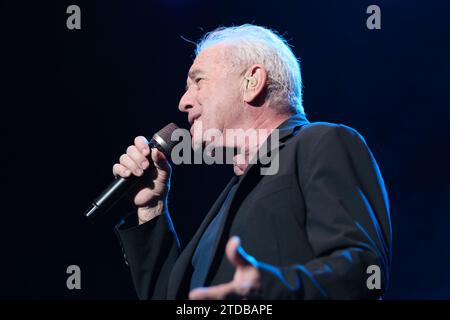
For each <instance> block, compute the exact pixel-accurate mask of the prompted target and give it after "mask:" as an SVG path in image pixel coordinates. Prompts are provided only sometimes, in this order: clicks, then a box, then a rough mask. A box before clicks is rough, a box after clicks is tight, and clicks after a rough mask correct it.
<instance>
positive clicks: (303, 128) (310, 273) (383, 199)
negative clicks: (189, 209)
mask: <svg viewBox="0 0 450 320" xmlns="http://www.w3.org/2000/svg"><path fill="white" fill-rule="evenodd" d="M279 141H280V144H279V149H278V152H277V151H276V150H274V151H272V156H273V157H278V160H279V171H278V173H277V174H275V175H261V174H260V169H261V164H259V163H258V164H254V165H250V166H249V167H248V168H247V170H246V171H245V173H244V175H243V176H242V177H241V179H240V181H239V184H238V187H237V190H236V193H235V195H234V197H233V199H232V200H231V201H230V204H229V206H228V208H227V210H226V214H225V219H224V221H223V223H222V225H221V227H220V232H219V237H218V241H217V242H216V244H215V250H214V252H215V254H214V258H213V259H212V262H211V264H210V266H209V271H208V275H207V278H206V284H205V285H207V286H209V285H214V284H220V283H225V282H228V281H231V280H232V278H233V275H234V268H233V267H232V266H231V264H230V263H229V262H228V260H227V258H226V254H225V245H226V243H227V241H228V239H229V238H230V237H231V236H233V235H238V236H239V237H240V239H241V246H242V249H243V250H244V251H245V252H243V253H244V257H245V258H246V259H248V261H250V262H251V263H253V264H254V265H255V266H257V267H258V268H259V269H260V270H261V296H260V298H264V299H323V298H331V299H368V298H379V297H380V296H381V294H382V293H383V292H384V291H385V289H386V286H387V283H388V279H389V268H390V261H391V255H390V253H391V250H390V246H391V226H390V217H389V204H388V198H387V194H386V190H385V187H384V183H383V179H382V177H381V174H380V171H379V169H378V166H377V164H376V162H375V159H374V158H373V156H372V154H371V152H370V150H369V148H368V147H367V145H366V143H365V141H364V139H363V138H362V137H361V136H360V135H359V134H358V133H357V132H356V131H355V130H353V129H351V128H349V127H346V126H343V125H336V124H330V123H312V124H310V123H309V122H308V121H307V120H306V119H305V118H304V117H302V116H300V115H296V116H293V117H291V118H290V119H289V120H287V121H286V122H285V123H283V124H282V125H281V126H280V140H279ZM272 159H274V158H272ZM233 179H237V178H236V177H233V178H232V181H230V183H229V184H228V185H227V187H226V188H225V189H224V190H223V192H222V193H221V195H220V196H219V198H218V199H217V201H216V202H215V204H214V205H213V207H212V208H211V210H210V211H209V213H208V214H207V216H206V218H205V219H204V221H203V222H202V224H201V225H200V227H199V229H198V231H197V232H196V233H195V235H194V237H193V238H192V239H191V241H190V242H189V243H188V244H187V246H186V247H184V248H180V246H179V242H178V240H177V239H178V238H177V236H176V233H175V230H174V228H173V225H172V223H171V220H170V217H169V216H160V217H157V218H155V219H153V220H151V221H149V222H147V223H145V224H143V225H140V226H131V227H130V226H129V224H128V223H123V224H121V225H120V226H118V228H117V232H118V235H119V238H120V241H121V244H122V247H123V250H124V253H125V256H126V260H127V261H128V264H129V266H130V269H131V273H132V278H133V282H134V285H135V288H136V291H137V294H138V296H139V298H140V299H151V298H152V299H186V298H187V296H188V293H189V285H190V277H191V274H192V266H191V258H192V255H193V253H194V251H195V248H196V246H197V243H198V241H199V240H200V237H201V235H202V234H203V232H204V231H205V229H206V227H207V226H208V224H209V223H210V222H211V220H212V219H213V218H214V216H215V215H216V213H217V212H218V210H219V209H220V206H221V204H222V203H223V200H224V197H225V196H226V195H227V193H228V191H229V189H230V187H231V186H232V185H233V182H234V181H233ZM371 265H376V266H377V267H378V268H379V270H380V271H381V288H380V289H376V288H375V289H369V288H368V286H367V280H368V278H369V277H370V276H371V272H373V271H370V270H369V271H370V272H369V273H368V270H367V268H368V267H369V266H371ZM369 281H370V280H369Z"/></svg>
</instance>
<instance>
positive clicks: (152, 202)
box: [113, 136, 172, 224]
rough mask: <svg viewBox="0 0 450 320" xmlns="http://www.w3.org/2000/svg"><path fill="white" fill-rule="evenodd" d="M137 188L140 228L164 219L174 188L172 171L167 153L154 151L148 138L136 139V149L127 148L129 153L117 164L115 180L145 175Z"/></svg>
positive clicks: (134, 193) (133, 147) (135, 189)
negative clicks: (152, 220)
mask: <svg viewBox="0 0 450 320" xmlns="http://www.w3.org/2000/svg"><path fill="white" fill-rule="evenodd" d="M144 171H145V176H144V177H143V178H142V180H141V181H140V182H139V183H138V185H137V186H136V188H133V190H132V191H133V194H130V196H131V197H132V199H133V203H134V205H135V206H136V207H137V213H138V218H139V224H142V223H145V222H147V221H149V220H151V219H153V218H154V217H156V216H158V215H160V214H161V213H162V212H163V211H164V210H165V209H167V208H166V205H167V195H168V192H169V188H170V174H171V172H172V168H171V167H170V164H169V161H167V159H166V157H165V155H164V153H162V152H161V151H159V150H158V149H156V148H154V149H151V148H150V146H149V145H148V141H147V139H146V138H145V137H143V136H139V137H136V138H135V139H134V145H131V146H129V147H128V148H127V151H126V153H124V154H122V155H121V156H120V158H119V163H116V164H114V166H113V174H114V176H116V177H117V176H120V177H123V178H128V177H129V176H131V175H134V176H137V177H140V176H143V175H144Z"/></svg>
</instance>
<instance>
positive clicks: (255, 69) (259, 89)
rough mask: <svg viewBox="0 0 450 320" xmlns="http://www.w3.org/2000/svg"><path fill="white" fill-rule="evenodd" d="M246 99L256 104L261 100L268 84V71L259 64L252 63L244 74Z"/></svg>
mask: <svg viewBox="0 0 450 320" xmlns="http://www.w3.org/2000/svg"><path fill="white" fill-rule="evenodd" d="M244 81H245V85H244V97H243V98H244V101H245V102H247V103H249V104H255V102H256V101H260V100H261V99H260V98H261V96H262V95H263V94H264V91H265V88H266V86H267V71H266V69H264V68H263V67H262V66H261V65H259V64H254V65H252V66H251V67H250V68H249V69H248V70H247V72H246V73H245V76H244Z"/></svg>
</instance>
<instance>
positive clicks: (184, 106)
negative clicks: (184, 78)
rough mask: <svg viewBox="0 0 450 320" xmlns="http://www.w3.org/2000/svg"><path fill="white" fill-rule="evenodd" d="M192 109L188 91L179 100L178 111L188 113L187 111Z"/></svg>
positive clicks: (192, 105)
mask: <svg viewBox="0 0 450 320" xmlns="http://www.w3.org/2000/svg"><path fill="white" fill-rule="evenodd" d="M193 107H194V104H193V103H192V97H191V96H190V94H189V91H186V92H185V94H184V95H183V96H182V97H181V99H180V103H179V104H178V110H180V111H181V112H188V111H189V109H192V108H193Z"/></svg>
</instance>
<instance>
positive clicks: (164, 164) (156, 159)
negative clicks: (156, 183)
mask: <svg viewBox="0 0 450 320" xmlns="http://www.w3.org/2000/svg"><path fill="white" fill-rule="evenodd" d="M151 152H152V160H153V163H154V164H155V167H156V168H157V169H161V170H163V171H166V172H169V173H170V172H171V170H172V168H171V167H170V164H169V161H167V159H166V156H165V155H164V153H162V152H161V151H159V150H158V149H156V148H155V149H152V150H151Z"/></svg>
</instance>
